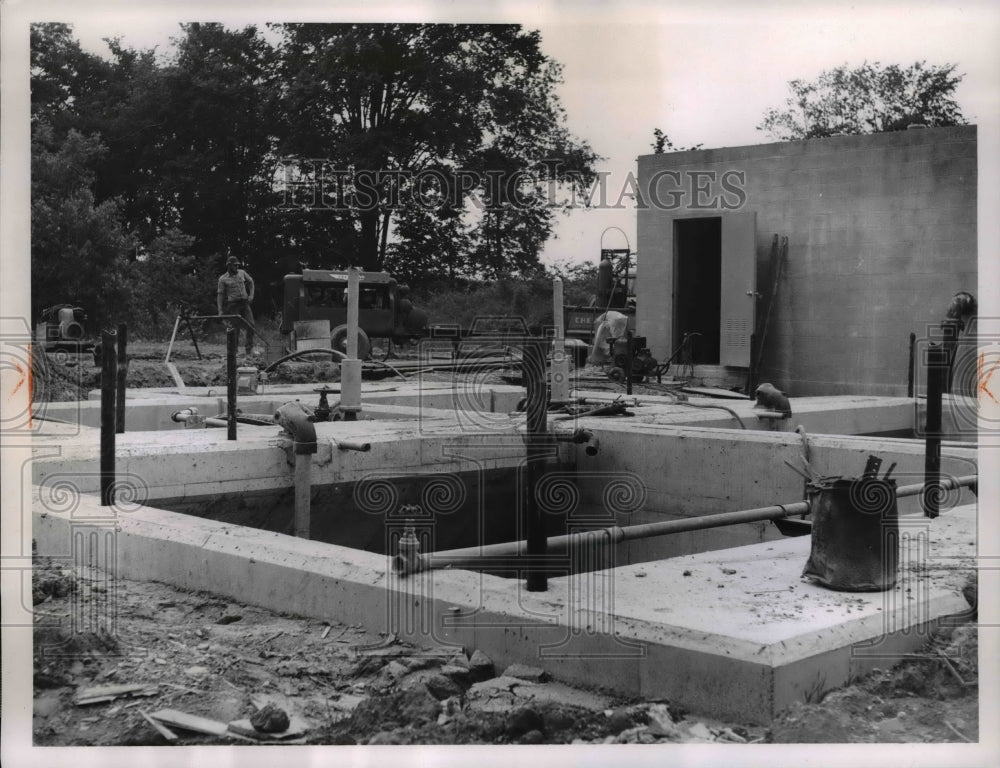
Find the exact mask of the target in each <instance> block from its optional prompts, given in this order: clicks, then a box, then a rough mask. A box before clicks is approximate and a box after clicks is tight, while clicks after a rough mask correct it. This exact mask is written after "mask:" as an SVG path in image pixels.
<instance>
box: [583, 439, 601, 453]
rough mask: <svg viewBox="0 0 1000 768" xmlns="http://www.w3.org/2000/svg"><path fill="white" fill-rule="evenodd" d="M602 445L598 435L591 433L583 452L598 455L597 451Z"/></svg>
mask: <svg viewBox="0 0 1000 768" xmlns="http://www.w3.org/2000/svg"><path fill="white" fill-rule="evenodd" d="M600 447H601V441H600V440H598V439H597V435H595V434H594V433H591V434H590V439H589V440H587V444H586V447H585V448H584V449H583V452H584V453H586V454H587V455H588V456H596V455H597V452H598V451H599V450H600Z"/></svg>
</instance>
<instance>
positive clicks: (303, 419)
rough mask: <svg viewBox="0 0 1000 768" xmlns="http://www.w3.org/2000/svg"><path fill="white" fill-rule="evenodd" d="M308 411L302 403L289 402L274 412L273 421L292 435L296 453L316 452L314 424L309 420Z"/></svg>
mask: <svg viewBox="0 0 1000 768" xmlns="http://www.w3.org/2000/svg"><path fill="white" fill-rule="evenodd" d="M309 416H310V414H309V411H307V410H306V409H305V407H303V405H302V403H298V402H289V403H285V404H284V405H283V406H281V407H280V408H278V410H277V411H275V413H274V421H275V423H277V424H279V425H280V426H281V428H282V429H284V430H285V431H286V432H287V433H288V434H290V435H291V436H292V445H293V448H294V450H295V453H296V454H312V453H316V452H317V451H318V450H319V448H318V446H317V445H316V425H315V424H313V422H312V421H310V420H309Z"/></svg>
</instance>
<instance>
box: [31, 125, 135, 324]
mask: <svg viewBox="0 0 1000 768" xmlns="http://www.w3.org/2000/svg"><path fill="white" fill-rule="evenodd" d="M106 154H107V150H106V148H105V147H104V146H102V145H101V143H100V141H98V140H97V139H96V138H94V137H86V136H83V135H81V134H80V133H79V132H77V131H75V130H70V131H69V132H68V133H67V134H66V136H65V137H64V138H62V139H59V138H57V137H56V134H55V131H54V130H53V129H52V127H51V126H50V125H49V124H48V123H45V122H38V123H36V124H35V125H34V126H33V131H32V142H31V287H32V296H31V298H32V316H33V317H38V315H39V314H40V312H41V310H42V309H43V308H44V307H47V306H50V305H52V304H56V303H73V304H78V305H80V306H82V307H83V308H84V309H85V310H86V311H87V312H88V313H89V314H90V315H91V317H92V318H94V319H96V320H97V321H98V322H108V321H110V320H114V319H118V318H121V317H122V314H121V312H122V310H123V309H124V302H123V300H124V298H125V290H124V283H123V277H124V274H123V269H124V265H125V261H126V255H127V254H128V252H129V250H130V249H131V248H132V246H133V243H132V241H131V239H130V238H129V237H128V236H127V235H126V234H125V232H124V231H123V230H122V226H121V222H120V220H119V215H118V205H117V202H116V201H114V200H105V201H104V202H102V203H97V202H96V201H95V199H94V194H93V192H92V191H91V187H92V185H93V180H94V170H93V169H94V166H95V165H97V164H98V163H99V162H101V161H102V160H103V158H104V157H105V156H106Z"/></svg>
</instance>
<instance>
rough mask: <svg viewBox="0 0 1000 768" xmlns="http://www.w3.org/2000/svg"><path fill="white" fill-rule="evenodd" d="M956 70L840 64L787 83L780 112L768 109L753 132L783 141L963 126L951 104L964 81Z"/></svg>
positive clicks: (945, 66) (955, 105) (948, 67)
mask: <svg viewBox="0 0 1000 768" xmlns="http://www.w3.org/2000/svg"><path fill="white" fill-rule="evenodd" d="M956 67H957V65H955V64H943V65H940V66H935V65H928V64H927V62H925V61H918V62H916V63H915V64H912V65H910V66H909V67H906V68H902V67H900V66H899V65H897V64H890V65H888V66H882V65H881V64H880V63H879V62H874V63H871V64H869V63H868V62H865V63H864V64H862V65H861V66H860V67H857V68H855V69H849V68H848V67H847V65H846V64H845V65H842V66H839V67H836V68H835V69H832V70H828V71H825V72H822V73H821V74H820V76H819V77H818V78H816V80H814V81H812V82H806V81H804V80H792V81H790V82H789V84H788V86H789V88H790V89H791V91H792V96H791V97H790V98H788V99H786V101H785V107H784V108H783V109H774V108H771V109H768V110H767V112H765V114H764V119H763V122H762V123H761V124H760V125H759V126H757V129H758V130H763V131H766V132H768V133H769V134H771V135H772V136H773V137H775V138H777V139H779V140H782V141H787V140H792V139H813V138H821V137H825V136H833V135H836V134H864V133H883V132H887V131H900V130H905V129H906V127H907V126H908V125H911V124H914V123H917V124H922V125H926V126H928V127H937V126H949V125H964V124H965V123H966V120H965V118H963V117H962V112H961V109H960V108H959V106H958V103H957V102H956V101H955V98H954V93H955V88H956V86H957V85H958V84H959V83H960V82H961V81H962V77H963V75H958V74H955V69H956Z"/></svg>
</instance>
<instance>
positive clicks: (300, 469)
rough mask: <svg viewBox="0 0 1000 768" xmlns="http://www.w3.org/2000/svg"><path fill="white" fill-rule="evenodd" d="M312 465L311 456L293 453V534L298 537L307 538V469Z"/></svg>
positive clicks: (308, 508) (308, 509)
mask: <svg viewBox="0 0 1000 768" xmlns="http://www.w3.org/2000/svg"><path fill="white" fill-rule="evenodd" d="M311 466H312V456H311V455H310V454H307V453H297V454H295V479H294V483H295V517H294V519H293V526H294V531H293V532H294V534H295V535H296V536H298V537H299V538H300V539H308V538H309V533H310V532H309V520H310V515H311V512H310V502H311V496H312V485H311V481H310V479H309V469H310V467H311Z"/></svg>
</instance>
